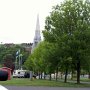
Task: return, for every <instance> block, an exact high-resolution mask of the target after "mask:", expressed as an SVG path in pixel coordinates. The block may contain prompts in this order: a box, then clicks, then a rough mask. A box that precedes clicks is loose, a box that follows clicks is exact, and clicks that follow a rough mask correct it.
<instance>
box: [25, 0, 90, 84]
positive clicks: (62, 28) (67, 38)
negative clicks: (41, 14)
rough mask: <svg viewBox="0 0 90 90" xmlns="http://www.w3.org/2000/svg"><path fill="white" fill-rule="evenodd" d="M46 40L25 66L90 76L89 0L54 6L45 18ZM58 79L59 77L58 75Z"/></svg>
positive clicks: (68, 1)
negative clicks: (83, 73)
mask: <svg viewBox="0 0 90 90" xmlns="http://www.w3.org/2000/svg"><path fill="white" fill-rule="evenodd" d="M43 36H44V41H43V42H41V43H40V44H39V45H38V46H37V47H36V48H35V49H34V51H33V53H32V54H31V55H30V56H29V58H28V59H27V61H26V62H25V66H26V67H27V68H28V69H30V70H33V71H35V72H39V73H42V72H44V73H49V74H50V77H51V73H54V72H56V73H58V71H60V72H64V73H65V82H67V75H68V72H72V74H73V72H74V71H76V72H77V83H80V74H81V70H85V71H87V72H88V73H89V75H90V1H89V0H84V1H83V0H66V1H64V2H63V3H62V4H60V5H57V6H54V7H53V10H52V12H51V13H50V15H49V16H48V17H47V18H46V21H45V30H44V31H43ZM56 77H57V74H56ZM56 79H57V78H56Z"/></svg>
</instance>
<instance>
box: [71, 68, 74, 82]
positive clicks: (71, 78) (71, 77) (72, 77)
mask: <svg viewBox="0 0 90 90" xmlns="http://www.w3.org/2000/svg"><path fill="white" fill-rule="evenodd" d="M73 73H74V72H73V70H72V73H71V80H73Z"/></svg>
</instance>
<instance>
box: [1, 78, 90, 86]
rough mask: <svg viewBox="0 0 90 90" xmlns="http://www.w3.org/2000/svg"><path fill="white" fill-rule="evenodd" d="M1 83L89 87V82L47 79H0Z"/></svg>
mask: <svg viewBox="0 0 90 90" xmlns="http://www.w3.org/2000/svg"><path fill="white" fill-rule="evenodd" d="M0 84H1V85H10V86H49V87H90V83H89V84H85V83H82V84H76V83H73V82H72V83H71V82H68V83H64V82H60V81H49V80H37V79H34V80H30V79H24V78H13V79H11V80H7V81H0Z"/></svg>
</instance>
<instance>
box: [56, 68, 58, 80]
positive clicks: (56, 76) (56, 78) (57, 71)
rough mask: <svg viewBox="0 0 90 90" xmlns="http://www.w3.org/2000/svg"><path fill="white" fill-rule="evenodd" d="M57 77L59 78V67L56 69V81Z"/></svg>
mask: <svg viewBox="0 0 90 90" xmlns="http://www.w3.org/2000/svg"><path fill="white" fill-rule="evenodd" d="M57 78H58V68H57V70H56V81H57Z"/></svg>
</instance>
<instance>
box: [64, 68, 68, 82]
mask: <svg viewBox="0 0 90 90" xmlns="http://www.w3.org/2000/svg"><path fill="white" fill-rule="evenodd" d="M67 75H68V69H67V68H66V72H65V80H64V82H65V83H66V82H67Z"/></svg>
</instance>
